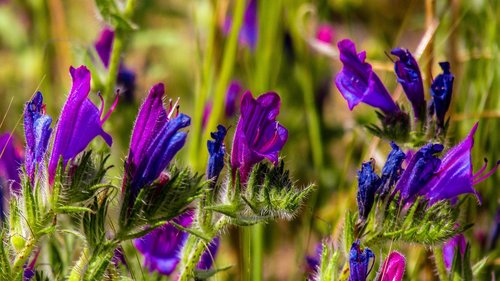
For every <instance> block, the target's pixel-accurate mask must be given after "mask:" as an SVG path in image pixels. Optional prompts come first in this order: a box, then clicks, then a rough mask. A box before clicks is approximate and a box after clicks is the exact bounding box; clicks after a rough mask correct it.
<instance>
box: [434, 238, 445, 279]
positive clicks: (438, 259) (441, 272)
mask: <svg viewBox="0 0 500 281" xmlns="http://www.w3.org/2000/svg"><path fill="white" fill-rule="evenodd" d="M432 251H433V253H434V262H435V263H436V269H437V273H438V276H439V280H441V281H448V274H447V272H446V266H445V264H444V258H443V248H441V246H438V247H434V248H433V249H432Z"/></svg>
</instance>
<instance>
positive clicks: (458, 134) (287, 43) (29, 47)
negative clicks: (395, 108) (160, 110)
mask: <svg viewBox="0 0 500 281" xmlns="http://www.w3.org/2000/svg"><path fill="white" fill-rule="evenodd" d="M118 3H119V4H120V3H121V2H119V1H118ZM122 4H123V3H122ZM234 6H235V3H233V1H227V0H222V1H208V0H195V1H183V0H143V1H137V5H136V8H135V9H134V11H133V14H132V17H131V21H132V22H133V24H134V25H133V27H134V28H133V29H132V30H130V31H128V32H127V34H126V36H125V37H124V38H125V41H124V46H125V48H124V52H123V54H122V57H123V58H122V59H123V64H124V65H126V66H127V67H128V68H129V69H131V70H133V71H134V72H135V73H136V89H135V91H134V92H133V96H130V97H129V98H128V99H126V98H123V97H122V99H121V101H120V103H119V104H118V107H117V109H116V110H115V111H114V113H113V114H112V116H111V118H110V119H109V121H107V122H106V125H105V126H106V129H107V130H108V131H110V132H111V134H112V135H113V139H114V145H113V147H112V149H111V150H112V153H113V154H112V155H113V156H112V161H113V164H114V166H115V167H114V169H113V176H115V177H116V178H115V179H113V180H114V181H115V182H116V183H117V184H118V183H119V179H120V174H121V173H122V172H123V171H122V170H123V169H122V166H123V164H122V163H123V159H124V157H125V156H126V153H127V150H128V143H129V138H130V132H131V129H132V125H133V120H134V118H135V114H136V112H137V110H138V106H139V105H140V102H141V101H142V99H143V98H144V97H145V95H146V94H147V91H148V89H149V88H150V87H151V86H152V85H153V84H154V83H157V82H164V83H165V84H166V88H167V95H168V96H169V97H170V98H173V99H176V98H177V97H179V98H180V104H181V106H180V111H181V112H184V113H186V114H188V115H190V116H191V117H193V124H192V126H191V128H190V130H189V131H190V133H189V137H188V143H187V144H186V146H185V147H184V148H183V149H182V150H181V152H180V154H179V155H178V156H177V159H176V161H177V162H180V163H183V164H185V165H188V166H191V167H192V168H193V169H194V170H197V171H200V172H203V170H204V167H205V166H204V165H205V163H206V158H207V152H206V151H205V143H206V140H207V136H206V131H207V130H209V131H213V130H214V128H211V127H209V128H203V126H202V118H203V114H204V112H205V111H206V110H205V108H206V107H207V104H209V103H213V102H214V97H215V96H216V95H217V92H218V91H219V92H220V89H224V91H225V89H226V88H227V85H228V83H229V81H231V80H239V81H240V83H241V84H242V86H243V88H245V89H247V90H250V91H252V93H253V94H254V96H255V95H259V94H261V93H264V92H267V91H276V92H278V93H279V94H280V96H281V97H282V108H281V112H280V115H279V117H278V120H279V121H280V122H281V123H282V124H283V125H284V126H285V127H287V128H288V129H289V140H288V143H287V144H286V146H285V148H284V151H283V153H282V155H283V157H284V159H285V161H286V165H287V166H288V168H289V169H290V170H291V171H292V174H293V176H294V178H295V179H296V180H297V181H298V182H299V183H301V184H304V185H305V184H308V183H311V182H314V183H316V185H317V191H316V193H315V194H314V195H313V196H312V197H311V198H310V199H309V201H308V203H307V205H305V206H304V207H303V210H302V212H301V214H300V215H299V216H298V217H297V218H295V219H294V220H293V221H292V222H289V223H285V222H277V223H270V224H268V225H266V226H265V228H264V233H265V236H264V237H265V238H264V260H263V265H264V267H263V272H264V279H265V280H302V279H303V278H304V272H305V259H304V257H305V255H307V254H313V252H314V248H315V247H316V243H317V242H319V241H320V239H322V238H324V237H331V239H332V240H333V241H336V240H338V239H339V237H340V235H341V226H342V220H343V217H344V214H345V211H346V210H355V209H356V202H355V198H356V197H355V192H356V183H357V181H356V171H357V169H358V167H359V166H360V164H361V162H362V161H366V160H368V159H369V158H374V159H375V160H376V163H377V166H378V167H379V169H380V168H381V165H382V164H383V163H384V159H385V157H386V154H387V153H388V151H389V148H390V147H389V145H388V143H387V142H386V141H384V140H379V139H378V138H376V137H373V136H372V135H370V134H369V133H368V132H367V131H366V130H365V129H364V127H363V125H366V124H369V123H376V122H377V119H376V115H375V113H374V112H373V110H372V109H371V108H368V107H366V106H363V105H362V106H358V107H357V108H356V109H355V110H354V111H353V112H350V111H349V110H348V108H347V104H346V102H345V101H344V100H343V99H342V97H341V95H340V94H339V93H338V91H337V89H336V88H335V85H334V83H333V81H334V76H335V75H336V73H337V72H338V71H339V69H340V67H341V65H340V63H339V60H338V56H337V48H336V43H337V42H338V41H339V40H341V39H343V38H351V39H352V40H353V41H355V42H356V44H357V46H358V51H359V50H366V51H367V60H368V62H369V63H371V64H372V65H373V66H374V69H375V71H376V72H377V74H378V75H379V76H380V77H381V79H382V81H383V82H384V84H385V85H386V87H387V88H388V89H389V91H390V92H391V93H393V95H394V97H395V98H397V99H398V102H399V103H401V104H403V105H404V107H406V108H409V103H408V101H407V100H406V98H405V96H404V95H403V94H402V90H401V88H400V87H399V86H398V85H397V82H396V76H395V74H394V72H393V63H392V62H391V58H390V57H389V56H388V55H387V53H389V52H390V50H391V49H392V48H394V47H404V48H408V49H410V50H411V51H412V52H414V54H416V56H417V57H419V60H418V61H419V64H420V67H421V70H422V72H423V76H424V80H425V85H429V83H430V81H431V80H432V77H433V76H436V75H437V74H439V72H440V70H439V68H438V62H440V61H445V60H446V61H450V63H451V66H452V72H453V73H454V74H455V84H454V93H453V99H452V106H451V109H450V111H449V116H450V118H451V121H450V129H449V133H448V135H449V136H450V143H448V145H453V144H455V143H456V142H457V141H458V140H459V139H461V138H463V137H464V136H465V135H466V134H467V132H468V131H469V130H470V128H471V127H472V125H473V123H474V122H476V121H479V124H480V125H479V130H478V132H477V134H476V142H475V147H474V150H473V157H474V162H475V164H476V166H475V167H477V168H479V167H480V166H481V164H482V161H483V158H484V157H487V158H488V159H490V160H491V161H490V162H493V161H495V160H498V159H500V149H499V147H500V55H499V54H500V53H499V47H500V3H499V2H498V1H495V0H489V1H488V0H471V1H469V0H442V1H432V0H425V1H424V0H411V1H410V0H409V1H395V0H378V1H362V0H330V1H320V0H318V1H303V0H273V1H269V0H268V1H264V0H262V1H259V0H257V19H258V40H257V46H256V47H255V48H253V49H252V48H250V47H249V46H248V45H245V44H239V45H238V46H237V48H236V50H235V51H234V52H231V49H230V48H228V44H227V43H228V38H227V37H226V36H225V34H224V32H223V27H224V24H225V22H226V21H227V20H228V17H230V16H231V14H232V13H233V9H234ZM107 26H108V19H105V18H102V17H101V15H100V13H99V10H98V8H97V6H96V4H95V2H93V1H91V0H79V1H63V0H17V1H14V0H1V1H0V118H2V119H1V120H2V121H1V125H0V132H2V133H3V132H8V131H12V132H13V133H14V134H15V136H17V140H18V142H19V143H21V144H22V143H23V137H22V136H23V128H22V122H20V121H21V120H22V119H21V118H22V109H23V106H24V103H25V102H26V101H27V100H28V99H29V98H30V97H31V95H33V93H34V92H35V91H37V90H40V91H41V92H42V93H43V94H44V97H45V103H46V104H47V113H48V114H50V115H51V116H53V117H56V116H58V115H59V110H60V108H61V106H62V104H63V102H64V100H65V98H66V95H67V93H68V90H69V87H70V83H71V79H70V76H69V72H68V69H69V66H70V65H73V66H79V65H81V64H86V65H87V66H89V67H90V68H91V69H92V70H93V93H97V92H98V91H99V90H101V89H102V86H103V85H102V81H100V80H101V78H102V77H105V71H104V69H102V66H99V65H98V64H96V62H95V59H93V57H94V58H95V50H94V49H93V48H94V43H95V41H96V40H97V38H98V36H99V33H100V32H101V30H102V29H103V28H105V27H107ZM325 32H326V33H325ZM231 55H233V56H234V57H231ZM228 61H229V62H228ZM224 63H232V64H233V67H230V68H229V71H228V73H222V69H224ZM100 77H101V78H100ZM428 94H429V93H428V91H427V92H426V95H427V97H428ZM104 98H105V99H106V101H107V102H108V106H109V104H110V101H112V100H113V97H112V96H105V97H104ZM93 99H94V100H95V101H96V102H97V101H98V98H97V96H96V95H93ZM236 121H237V117H231V118H224V117H221V119H220V122H221V123H222V124H225V125H227V126H232V130H230V135H232V132H231V131H233V132H234V128H235V124H236ZM208 125H210V124H208ZM226 145H227V146H228V147H229V146H230V145H231V140H230V139H228V140H226ZM93 146H94V148H95V149H98V150H99V149H105V148H103V142H102V140H95V141H94V142H93ZM499 185H500V173H496V174H495V175H493V176H492V177H491V178H490V179H489V180H486V181H484V182H483V183H481V184H479V185H477V186H476V188H477V190H478V191H479V192H480V194H481V196H482V197H483V199H484V200H483V204H482V205H481V206H478V205H477V202H476V201H475V200H474V198H470V200H468V201H467V202H466V204H464V208H468V209H469V211H468V212H464V213H466V214H468V215H469V216H470V218H468V220H469V221H471V222H474V223H475V225H474V227H473V228H472V229H470V230H468V231H467V232H466V237H467V238H468V239H469V241H472V260H473V261H478V260H479V259H481V258H482V257H483V256H485V255H486V253H489V254H490V258H489V259H488V264H487V270H486V272H487V274H486V275H485V276H484V277H485V278H486V279H485V280H488V279H489V277H492V275H495V274H497V276H498V274H499V272H500V260H499V255H498V254H499V252H500V250H499V249H498V247H496V248H495V244H494V243H495V241H491V237H492V233H491V232H492V231H493V229H494V228H495V226H496V225H498V224H499V221H498V219H499V218H498V216H496V214H497V212H499V211H498V203H499V200H500V192H499ZM239 237H240V235H239V231H238V230H235V229H232V230H229V231H228V232H227V233H226V236H225V237H224V239H223V245H222V248H221V250H220V251H219V254H218V257H217V266H225V265H233V266H232V267H231V268H230V269H228V270H226V271H224V272H222V273H220V274H219V275H217V277H216V278H215V279H216V280H240V279H245V276H246V274H247V273H245V270H244V269H243V268H246V270H251V267H244V266H242V265H244V264H246V263H248V261H245V260H244V259H243V258H242V254H241V253H242V252H244V251H245V248H249V247H250V245H245V244H244V243H243V242H242V241H241V240H240V239H239ZM390 246H391V247H392V248H394V249H399V250H400V251H402V252H404V253H405V254H407V261H408V266H407V275H406V277H407V278H408V279H412V280H432V278H433V271H432V270H433V269H432V261H431V258H430V252H429V251H428V250H427V249H425V248H424V247H420V246H418V245H412V246H411V248H408V247H407V246H404V245H402V244H401V245H399V244H396V245H390ZM492 246H493V248H492ZM381 249H383V247H380V248H379V249H375V253H376V254H378V253H381V251H382V250H381ZM490 250H492V251H490ZM377 251H378V252H377ZM386 251H387V249H385V250H384V252H386ZM131 254H132V255H136V254H134V253H133V252H131ZM250 259H251V258H250ZM129 260H130V261H129V263H130V264H131V266H132V267H134V268H136V269H137V270H139V271H138V272H140V271H141V269H140V268H141V267H140V257H139V256H135V257H134V256H132V257H129ZM250 262H251V261H250ZM143 274H146V273H145V272H143ZM134 278H135V279H137V280H142V279H141V278H144V277H143V276H142V277H141V274H136V275H135V276H134Z"/></svg>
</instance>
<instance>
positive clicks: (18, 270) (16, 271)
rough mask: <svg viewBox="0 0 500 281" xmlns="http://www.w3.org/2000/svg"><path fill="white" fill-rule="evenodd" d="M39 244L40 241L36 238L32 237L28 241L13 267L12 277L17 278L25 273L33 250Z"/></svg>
mask: <svg viewBox="0 0 500 281" xmlns="http://www.w3.org/2000/svg"><path fill="white" fill-rule="evenodd" d="M37 242H38V239H37V238H35V237H30V238H29V239H28V241H26V244H25V245H24V248H23V249H22V251H21V252H20V253H19V254H18V255H17V256H16V258H15V259H14V264H13V266H12V273H13V274H12V276H14V277H17V276H19V275H20V274H22V273H23V271H24V267H23V266H24V264H25V263H26V261H27V260H28V258H29V257H30V255H31V252H32V251H33V248H34V247H35V245H36V243H37Z"/></svg>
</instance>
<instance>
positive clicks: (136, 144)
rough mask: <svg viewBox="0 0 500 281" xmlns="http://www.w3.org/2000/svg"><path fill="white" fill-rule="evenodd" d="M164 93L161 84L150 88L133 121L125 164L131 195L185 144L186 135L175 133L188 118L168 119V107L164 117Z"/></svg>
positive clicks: (152, 177)
mask: <svg viewBox="0 0 500 281" xmlns="http://www.w3.org/2000/svg"><path fill="white" fill-rule="evenodd" d="M164 93H165V87H164V85H163V84H162V83H158V84H156V85H154V86H153V87H152V88H151V90H150V91H149V95H148V97H147V98H146V100H145V101H144V103H143V104H142V106H141V108H140V110H139V114H138V115H137V119H136V120H135V125H134V130H133V132H132V138H131V140H130V150H129V154H128V158H127V161H126V164H125V166H126V171H127V175H128V176H129V179H130V186H131V187H132V192H133V193H137V192H138V191H139V190H140V188H142V187H143V186H145V185H148V184H151V183H152V182H153V181H154V180H155V179H157V178H158V177H159V176H160V174H161V172H162V171H163V170H164V169H165V168H166V167H167V165H168V164H169V163H170V161H171V160H172V159H173V158H174V156H175V154H176V153H177V152H178V151H179V150H180V149H181V148H182V147H183V146H184V143H185V142H186V137H187V133H186V132H180V131H179V130H180V129H182V128H184V127H187V126H189V124H190V122H191V118H190V117H189V116H187V115H184V114H182V113H181V114H179V115H178V116H176V117H174V118H172V114H173V113H174V111H175V108H176V106H172V104H170V109H169V111H168V114H167V112H166V110H165V108H164V107H163V100H162V97H163V95H164Z"/></svg>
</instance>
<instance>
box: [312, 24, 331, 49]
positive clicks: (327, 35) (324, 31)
mask: <svg viewBox="0 0 500 281" xmlns="http://www.w3.org/2000/svg"><path fill="white" fill-rule="evenodd" d="M334 38H335V29H334V28H333V26H331V25H330V24H327V23H323V24H320V25H319V26H318V28H317V29H316V40H318V41H320V42H322V43H325V44H332V43H333V39H334Z"/></svg>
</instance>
